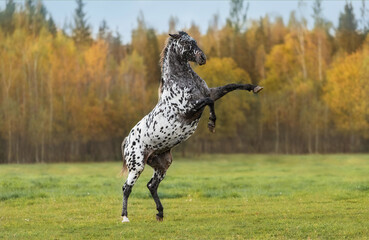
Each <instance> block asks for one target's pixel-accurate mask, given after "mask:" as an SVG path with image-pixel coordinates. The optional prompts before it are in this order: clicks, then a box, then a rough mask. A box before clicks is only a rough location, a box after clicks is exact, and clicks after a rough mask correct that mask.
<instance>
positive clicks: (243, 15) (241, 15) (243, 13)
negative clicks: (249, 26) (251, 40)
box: [227, 0, 250, 33]
mask: <svg viewBox="0 0 369 240" xmlns="http://www.w3.org/2000/svg"><path fill="white" fill-rule="evenodd" d="M243 4H244V0H231V2H230V12H229V18H227V24H228V25H229V26H231V27H232V28H233V29H234V31H235V32H236V33H239V32H242V31H244V30H245V27H246V20H247V12H248V10H249V7H250V4H249V2H247V4H246V6H245V7H244V5H243Z"/></svg>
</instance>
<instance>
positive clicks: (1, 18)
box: [0, 0, 15, 34]
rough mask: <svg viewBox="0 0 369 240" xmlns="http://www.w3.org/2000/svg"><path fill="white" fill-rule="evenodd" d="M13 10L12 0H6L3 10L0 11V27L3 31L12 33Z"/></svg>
mask: <svg viewBox="0 0 369 240" xmlns="http://www.w3.org/2000/svg"><path fill="white" fill-rule="evenodd" d="M14 12H15V3H14V1H13V0H7V1H6V4H5V9H4V11H1V12H0V28H1V29H2V30H3V32H4V33H9V34H12V33H13V31H14V21H13V15H14Z"/></svg>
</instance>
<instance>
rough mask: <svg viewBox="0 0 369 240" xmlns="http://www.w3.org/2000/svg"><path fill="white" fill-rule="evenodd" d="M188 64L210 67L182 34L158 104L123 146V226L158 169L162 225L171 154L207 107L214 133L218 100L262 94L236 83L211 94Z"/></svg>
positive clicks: (169, 46)
mask: <svg viewBox="0 0 369 240" xmlns="http://www.w3.org/2000/svg"><path fill="white" fill-rule="evenodd" d="M189 62H195V63H197V64H198V65H204V64H205V63H206V56H205V54H204V53H203V51H202V50H201V49H200V48H199V47H198V45H197V42H196V40H194V39H193V38H192V37H191V36H190V35H188V34H187V33H186V32H183V31H180V32H178V33H176V34H169V38H168V39H167V42H166V46H165V47H164V49H163V51H162V53H161V60H160V63H161V68H162V69H161V71H162V77H161V81H160V86H159V91H158V92H159V100H158V103H157V105H156V106H155V107H154V109H152V111H151V112H150V113H149V114H147V115H146V116H145V117H144V118H142V120H140V121H139V122H138V123H137V124H136V125H135V126H134V127H133V128H132V130H131V131H130V132H129V134H128V136H127V137H126V138H125V139H124V140H123V142H122V145H121V148H122V149H121V150H122V155H123V171H125V170H127V169H128V177H127V180H126V182H125V183H124V185H123V187H122V190H123V210H122V217H123V220H122V222H129V219H128V212H127V203H128V197H129V195H130V193H131V191H132V187H133V186H134V184H135V183H136V181H137V179H138V178H139V176H140V174H141V173H142V171H143V170H144V167H145V165H146V164H147V165H149V166H151V167H152V168H153V169H154V173H153V176H152V178H151V179H150V181H149V182H148V184H147V188H148V189H149V191H150V193H151V195H152V198H153V199H154V201H155V203H156V209H157V211H158V213H157V214H156V219H157V220H158V221H162V220H163V218H164V212H163V210H164V209H163V206H162V204H161V202H160V199H159V196H158V193H157V189H158V187H159V184H160V182H161V181H162V180H163V179H164V177H165V175H166V172H167V170H168V168H169V167H170V165H171V163H172V160H173V158H172V154H171V149H172V148H173V147H174V146H176V145H178V144H180V143H181V142H183V141H185V140H187V139H188V138H189V137H190V136H191V135H192V134H193V133H194V132H195V130H196V128H197V125H198V123H199V120H200V117H201V115H202V113H203V111H204V109H205V107H206V106H209V109H210V116H209V122H208V128H209V130H210V131H211V132H214V130H215V121H216V114H215V110H214V102H215V101H216V100H218V99H220V98H221V97H223V96H224V95H225V94H227V93H229V92H231V91H233V90H236V89H240V90H247V91H252V92H253V93H258V92H260V91H261V90H262V89H263V87H260V86H257V85H252V84H235V83H233V84H228V85H225V86H221V87H216V88H209V87H208V86H207V84H206V82H205V81H204V80H203V79H202V78H201V77H200V76H198V75H197V74H196V73H195V71H194V70H193V69H192V67H191V65H190V63H189Z"/></svg>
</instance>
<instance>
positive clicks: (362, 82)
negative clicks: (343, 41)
mask: <svg viewBox="0 0 369 240" xmlns="http://www.w3.org/2000/svg"><path fill="white" fill-rule="evenodd" d="M368 56H369V49H368V47H365V49H364V50H363V51H358V52H356V53H354V54H352V55H350V56H348V57H340V58H338V59H337V60H336V61H335V62H334V63H333V64H332V66H331V69H330V70H328V72H327V86H326V91H325V96H324V100H325V101H326V103H327V104H328V106H329V109H330V111H331V112H332V113H333V114H334V117H333V118H332V120H333V121H334V123H335V125H336V127H337V129H339V130H340V131H342V132H344V133H345V134H347V135H348V136H350V149H349V150H351V151H353V150H355V149H356V147H357V140H358V139H357V136H361V137H364V138H369V134H368V133H369V98H368V96H369V87H368V84H367V83H368V80H369V79H368V76H369V70H368V69H369V64H368V63H369V57H368Z"/></svg>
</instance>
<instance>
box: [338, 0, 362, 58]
mask: <svg viewBox="0 0 369 240" xmlns="http://www.w3.org/2000/svg"><path fill="white" fill-rule="evenodd" d="M356 30H357V21H356V18H355V14H354V8H353V7H352V4H351V3H349V2H347V3H346V5H345V9H344V12H343V13H341V14H340V17H339V25H338V30H337V41H338V46H339V48H341V49H343V50H344V51H346V52H347V53H352V52H354V51H355V50H356V49H357V48H358V47H359V46H360V44H361V37H360V35H359V34H358V33H357V32H356Z"/></svg>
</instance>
